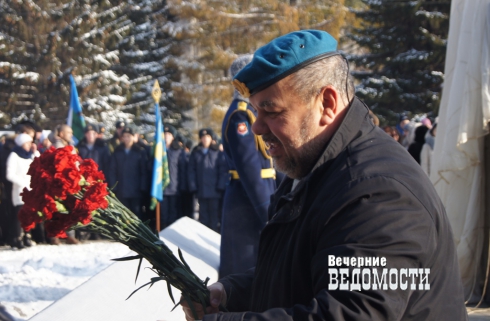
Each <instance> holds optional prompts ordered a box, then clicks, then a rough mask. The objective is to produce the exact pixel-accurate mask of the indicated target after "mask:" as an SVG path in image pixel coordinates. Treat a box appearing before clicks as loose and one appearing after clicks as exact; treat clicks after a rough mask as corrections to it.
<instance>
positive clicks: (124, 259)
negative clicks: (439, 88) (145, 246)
mask: <svg viewBox="0 0 490 321" xmlns="http://www.w3.org/2000/svg"><path fill="white" fill-rule="evenodd" d="M142 258H143V256H142V255H135V256H126V257H120V258H117V259H112V261H131V260H138V259H142Z"/></svg>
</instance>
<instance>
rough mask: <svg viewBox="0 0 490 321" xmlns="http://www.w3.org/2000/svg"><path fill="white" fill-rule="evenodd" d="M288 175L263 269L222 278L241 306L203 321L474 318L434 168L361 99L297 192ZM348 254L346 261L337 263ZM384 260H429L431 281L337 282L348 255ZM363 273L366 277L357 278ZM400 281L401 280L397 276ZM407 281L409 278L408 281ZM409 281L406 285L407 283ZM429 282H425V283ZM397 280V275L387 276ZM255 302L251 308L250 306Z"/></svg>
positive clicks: (412, 264) (390, 265)
mask: <svg viewBox="0 0 490 321" xmlns="http://www.w3.org/2000/svg"><path fill="white" fill-rule="evenodd" d="M292 183H293V181H292V180H291V179H290V178H287V179H285V181H284V182H283V183H282V184H281V186H280V187H279V189H278V190H277V191H276V193H275V195H274V196H273V198H272V201H271V206H270V207H269V217H270V220H269V222H268V224H267V225H266V227H265V228H264V230H263V231H262V234H261V237H260V245H259V255H258V260H257V265H256V268H255V272H250V273H246V274H239V275H238V274H236V275H231V276H229V277H226V278H224V279H222V280H220V282H222V283H223V284H224V286H225V289H226V291H227V294H228V296H229V298H230V299H229V302H228V306H227V308H228V309H229V310H230V311H234V312H235V313H225V314H215V315H208V316H205V317H204V318H203V320H206V321H208V320H336V321H340V320H403V321H412V320H413V321H419V320H455V321H456V320H457V321H460V320H466V319H467V314H466V309H465V305H464V298H463V288H462V284H461V280H460V274H459V268H458V261H457V257H456V251H455V246H454V241H453V237H452V232H451V227H450V226H449V222H448V219H447V217H446V214H445V210H444V207H443V205H442V203H441V201H440V199H439V196H438V195H437V193H436V191H435V189H434V188H433V186H432V184H431V182H430V181H429V179H428V178H427V175H426V174H425V173H424V172H423V171H422V169H421V168H420V166H419V165H418V164H417V163H416V162H415V161H414V160H413V158H412V157H410V155H409V154H408V153H407V151H406V150H405V149H404V148H403V147H402V146H401V145H399V144H398V143H396V142H395V141H394V140H393V139H392V138H391V137H389V136H388V135H386V134H385V133H384V132H383V131H382V130H381V129H379V128H378V127H375V126H374V125H373V123H372V121H371V120H370V118H369V115H368V108H367V107H365V105H364V104H363V103H362V102H360V101H359V100H358V99H357V98H356V99H355V100H354V102H353V104H352V106H351V107H350V108H349V110H348V112H347V113H346V116H345V118H344V120H343V122H342V124H341V126H340V127H339V129H338V130H337V132H336V133H335V134H334V136H333V137H332V139H331V140H330V141H329V142H328V144H327V146H326V148H325V150H324V153H323V155H322V156H321V157H320V159H319V160H318V162H317V164H316V165H315V167H314V168H313V170H312V172H311V173H310V174H309V175H308V176H306V177H305V178H304V179H303V180H301V182H300V183H299V184H298V186H297V187H296V189H295V190H294V191H292V192H291V187H292ZM331 257H335V258H341V261H342V264H341V265H340V266H337V265H336V263H337V262H335V263H332V261H331V260H330V258H331ZM344 257H345V258H347V259H349V261H350V260H351V258H355V259H356V261H357V260H358V259H359V258H371V260H372V259H376V258H377V259H380V260H381V259H382V258H385V259H386V266H378V267H371V266H362V267H360V268H361V269H363V268H368V269H369V270H368V272H370V274H371V277H373V272H372V271H373V270H376V271H377V272H376V273H379V274H378V276H381V275H382V270H383V268H386V269H388V270H389V269H396V270H394V271H396V272H397V273H398V276H401V275H402V273H403V270H402V269H415V268H417V269H430V274H429V276H428V282H429V284H430V290H419V289H418V284H419V281H420V280H419V279H418V278H417V279H416V280H415V281H416V286H417V289H415V290H412V289H411V280H410V279H411V278H409V279H407V277H401V278H400V279H399V281H398V288H397V289H390V288H389V287H388V288H387V289H381V290H379V289H374V288H373V284H374V283H375V281H374V280H373V279H371V280H367V277H366V278H365V279H360V280H361V281H362V280H365V281H366V284H369V285H370V289H369V290H364V289H361V290H360V291H357V290H354V291H350V289H351V288H350V286H348V289H347V290H340V289H339V288H337V289H333V290H329V286H332V285H335V284H336V282H339V279H338V278H337V279H335V277H334V276H333V275H331V274H330V271H332V270H329V269H336V270H337V272H340V271H339V270H340V269H346V271H349V277H346V278H345V281H346V282H350V284H356V283H358V284H359V282H360V281H357V282H356V280H355V277H352V275H354V273H355V271H354V269H356V268H358V266H357V263H356V264H355V266H352V265H351V264H352V261H350V264H346V261H344V260H342V258H344ZM364 263H365V262H364ZM358 279H359V277H358ZM392 281H393V279H392ZM407 283H408V284H407ZM403 284H407V285H408V288H407V289H406V290H404V289H402V287H403ZM424 284H425V282H424ZM388 285H389V283H388ZM243 311H250V312H243Z"/></svg>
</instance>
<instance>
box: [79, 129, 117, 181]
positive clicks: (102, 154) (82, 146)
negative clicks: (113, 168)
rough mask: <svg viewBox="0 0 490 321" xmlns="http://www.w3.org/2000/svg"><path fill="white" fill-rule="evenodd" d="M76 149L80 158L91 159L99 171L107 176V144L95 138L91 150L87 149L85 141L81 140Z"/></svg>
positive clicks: (108, 153)
mask: <svg viewBox="0 0 490 321" xmlns="http://www.w3.org/2000/svg"><path fill="white" fill-rule="evenodd" d="M77 149H78V154H79V155H80V157H81V158H83V159H87V158H90V159H92V160H93V161H94V162H96V163H97V165H98V166H99V170H101V171H102V172H103V173H104V175H106V176H107V173H108V168H109V163H110V160H111V154H110V152H109V148H108V147H107V144H106V143H105V142H104V141H103V140H102V139H100V138H97V139H96V140H95V143H94V146H93V148H92V149H89V148H88V147H87V142H86V140H85V139H82V140H81V141H80V143H78V145H77Z"/></svg>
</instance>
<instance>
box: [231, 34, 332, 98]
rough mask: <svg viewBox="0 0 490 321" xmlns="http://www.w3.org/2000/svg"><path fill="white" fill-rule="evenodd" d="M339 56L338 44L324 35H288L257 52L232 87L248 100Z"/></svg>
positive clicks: (236, 77)
mask: <svg viewBox="0 0 490 321" xmlns="http://www.w3.org/2000/svg"><path fill="white" fill-rule="evenodd" d="M339 54H340V52H339V51H337V40H335V39H334V37H332V36H331V35H330V34H329V33H327V32H325V31H321V30H301V31H295V32H291V33H288V34H287V35H284V36H282V37H279V38H276V39H274V40H272V41H271V42H269V43H268V44H267V45H265V46H263V47H261V48H259V49H258V50H257V51H256V52H255V54H254V56H253V59H252V61H251V62H250V63H249V64H248V65H246V66H245V67H244V68H243V69H242V70H241V71H240V72H239V73H238V74H237V75H236V76H235V77H234V79H233V85H234V86H235V88H236V89H237V90H238V91H239V92H240V94H241V95H242V96H243V97H245V98H247V97H250V95H253V94H255V93H257V92H259V91H261V90H264V89H266V88H267V87H269V86H271V85H273V84H274V83H276V82H278V81H279V80H281V79H283V78H285V77H287V76H289V75H291V74H292V73H294V72H296V71H298V70H300V69H301V68H303V67H305V66H307V65H309V64H312V63H314V62H316V61H318V60H321V59H324V58H327V57H330V56H334V55H339Z"/></svg>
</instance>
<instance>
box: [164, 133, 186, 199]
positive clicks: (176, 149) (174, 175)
mask: <svg viewBox="0 0 490 321" xmlns="http://www.w3.org/2000/svg"><path fill="white" fill-rule="evenodd" d="M183 153H184V150H183V149H182V148H180V146H179V144H178V143H177V141H175V140H174V142H172V144H170V147H169V148H168V149H167V160H168V172H169V175H170V183H169V184H168V186H167V187H166V188H165V190H164V191H163V195H167V196H171V195H179V194H180V193H179V183H180V181H181V179H180V175H185V172H184V171H183V167H185V164H184V163H183V162H184V161H185V159H184V158H182V154H183Z"/></svg>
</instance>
